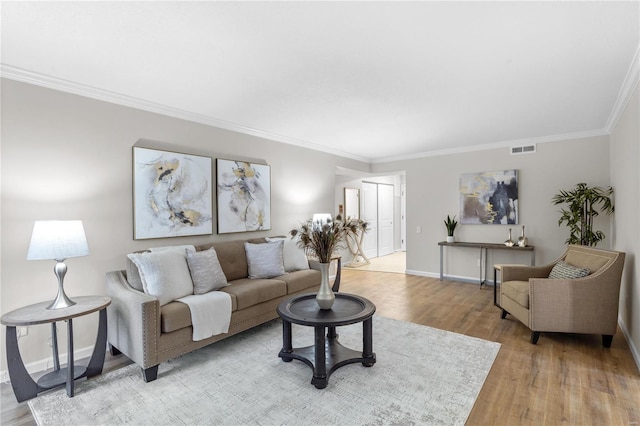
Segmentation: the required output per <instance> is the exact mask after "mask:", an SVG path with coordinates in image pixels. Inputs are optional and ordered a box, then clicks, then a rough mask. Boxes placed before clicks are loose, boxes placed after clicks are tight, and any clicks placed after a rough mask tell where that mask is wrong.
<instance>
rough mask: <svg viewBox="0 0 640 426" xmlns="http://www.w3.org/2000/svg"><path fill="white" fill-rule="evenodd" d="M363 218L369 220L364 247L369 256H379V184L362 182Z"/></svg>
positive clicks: (363, 242)
mask: <svg viewBox="0 0 640 426" xmlns="http://www.w3.org/2000/svg"><path fill="white" fill-rule="evenodd" d="M361 200H362V206H361V207H362V210H361V212H362V215H361V216H362V220H364V221H365V222H367V232H366V233H365V234H364V239H363V240H362V248H363V250H364V254H365V256H367V257H368V258H373V257H378V185H376V184H375V183H368V182H362V194H361Z"/></svg>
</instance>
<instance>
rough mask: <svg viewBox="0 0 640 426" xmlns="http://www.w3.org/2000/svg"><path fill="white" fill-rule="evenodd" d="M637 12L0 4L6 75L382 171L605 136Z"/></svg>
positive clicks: (525, 7)
mask: <svg viewBox="0 0 640 426" xmlns="http://www.w3.org/2000/svg"><path fill="white" fill-rule="evenodd" d="M639 5H640V3H639V2H638V1H632V2H628V1H627V2H612V1H601V2H64V3H58V2H6V1H3V2H2V5H1V7H2V10H1V14H2V50H1V55H2V56H1V58H2V74H3V76H5V77H8V78H14V79H18V80H23V81H29V82H32V83H35V84H41V85H44V86H49V87H54V88H58V89H61V90H67V91H71V92H75V93H81V94H84V95H87V96H92V97H96V98H102V99H106V100H110V101H114V102H118V103H122V104H128V105H132V106H137V107H140V108H143V109H148V110H155V111H158V112H163V113H166V114H169V115H174V116H179V117H182V118H187V119H192V120H194V121H199V122H204V123H207V124H213V125H217V126H219V127H224V128H229V129H233V130H239V131H243V132H246V133H249V134H256V135H260V136H264V137H266V138H269V139H275V140H279V141H282V142H287V143H293V144H296V145H302V146H308V147H312V148H316V149H321V150H325V151H331V152H335V153H337V154H339V155H343V156H347V157H350V158H356V159H362V160H365V161H371V162H381V161H387V160H391V159H399V158H408V157H410V156H419V155H429V153H434V152H451V151H456V150H472V149H479V148H481V147H482V146H486V145H489V146H496V144H497V145H505V144H510V143H513V141H520V140H523V139H526V140H530V139H533V140H545V138H547V139H548V138H549V137H552V138H554V137H555V138H562V137H563V136H564V137H566V136H569V135H571V136H580V135H589V134H606V132H607V125H608V122H610V120H611V118H612V114H613V111H614V110H615V106H616V102H619V97H620V95H621V91H622V88H623V84H624V82H625V77H626V76H627V74H628V73H629V71H630V69H631V66H632V63H634V62H633V61H634V55H636V56H635V62H637V61H638V56H637V51H638V46H639V33H640V30H639V28H640V26H639V16H640V7H639ZM627 80H628V77H627ZM141 137H144V135H141ZM540 138H542V139H540Z"/></svg>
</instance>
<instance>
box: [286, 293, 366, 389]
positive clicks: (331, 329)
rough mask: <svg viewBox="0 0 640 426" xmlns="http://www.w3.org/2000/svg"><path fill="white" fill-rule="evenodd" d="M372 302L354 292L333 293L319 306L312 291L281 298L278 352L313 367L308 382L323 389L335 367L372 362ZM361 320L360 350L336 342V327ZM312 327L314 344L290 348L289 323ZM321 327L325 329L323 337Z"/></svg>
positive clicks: (288, 358)
mask: <svg viewBox="0 0 640 426" xmlns="http://www.w3.org/2000/svg"><path fill="white" fill-rule="evenodd" d="M375 311H376V306H375V305H374V304H373V303H371V302H370V301H369V300H367V299H365V298H364V297H360V296H356V295H355V294H348V293H337V294H336V300H335V302H334V303H333V307H332V308H331V309H328V310H322V309H320V308H319V307H318V304H317V303H316V295H315V293H313V294H304V295H302V296H296V297H293V298H291V299H288V300H285V301H283V302H282V303H281V304H280V305H279V306H278V309H277V312H278V315H280V317H281V318H282V350H281V351H280V353H279V354H278V356H279V357H280V358H282V360H283V361H284V362H291V360H293V359H298V360H300V361H302V362H304V363H305V364H307V365H308V366H309V367H311V368H312V369H313V378H312V379H311V384H312V385H314V386H315V387H316V388H318V389H324V388H326V387H327V384H328V383H329V376H330V375H331V373H333V372H334V371H336V370H337V369H338V368H340V367H342V366H344V365H347V364H352V363H357V362H360V363H362V365H364V366H365V367H371V366H372V365H373V364H375V362H376V354H375V353H373V338H372V334H373V314H374V313H375ZM359 322H362V342H363V349H362V352H359V351H355V350H353V349H350V348H347V347H345V346H343V345H342V344H340V342H339V341H338V335H337V334H336V327H339V326H343V325H349V324H356V323H359ZM292 323H293V324H299V325H305V326H310V327H314V329H315V344H314V345H312V346H307V347H304V348H293V345H292V342H291V324H292ZM325 328H327V329H328V331H327V336H326V339H325Z"/></svg>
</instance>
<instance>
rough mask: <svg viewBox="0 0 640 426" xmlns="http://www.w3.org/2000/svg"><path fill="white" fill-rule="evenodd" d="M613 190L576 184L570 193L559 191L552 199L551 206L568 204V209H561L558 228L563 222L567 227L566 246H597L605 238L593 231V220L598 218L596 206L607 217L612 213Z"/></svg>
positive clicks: (599, 232)
mask: <svg viewBox="0 0 640 426" xmlns="http://www.w3.org/2000/svg"><path fill="white" fill-rule="evenodd" d="M612 196H613V188H612V187H610V186H609V187H607V188H600V187H597V186H596V187H592V188H591V187H589V186H588V185H587V184H586V183H578V184H577V185H576V187H575V188H574V189H572V190H570V191H564V190H562V191H560V192H559V193H558V194H556V195H554V196H553V198H552V201H553V204H556V205H557V204H564V203H566V204H568V205H569V209H568V210H565V209H561V210H560V213H562V215H561V216H560V219H558V226H560V225H562V223H563V222H566V223H567V226H568V227H569V238H567V240H566V241H565V242H566V243H567V244H580V245H583V246H593V247H595V246H596V245H598V243H599V242H600V241H602V240H603V239H604V237H605V235H604V233H603V232H602V231H594V230H593V218H594V217H596V216H598V214H599V211H598V207H597V206H598V205H600V211H601V212H604V213H606V214H608V215H611V214H612V213H613V212H614V206H613V201H612V200H611V197H612Z"/></svg>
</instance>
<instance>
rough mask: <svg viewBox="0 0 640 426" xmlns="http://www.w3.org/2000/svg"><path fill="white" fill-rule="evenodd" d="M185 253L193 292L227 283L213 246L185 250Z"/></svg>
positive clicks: (204, 290) (222, 285)
mask: <svg viewBox="0 0 640 426" xmlns="http://www.w3.org/2000/svg"><path fill="white" fill-rule="evenodd" d="M185 253H186V254H187V263H188V264H189V271H190V272H191V279H192V280H193V294H205V293H208V292H210V291H214V290H220V289H221V288H222V287H226V286H228V285H229V283H228V282H227V277H226V276H225V275H224V272H223V271H222V266H220V261H219V260H218V254H217V253H216V251H215V249H214V248H213V247H211V248H210V249H209V250H204V251H196V252H193V251H189V250H185Z"/></svg>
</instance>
